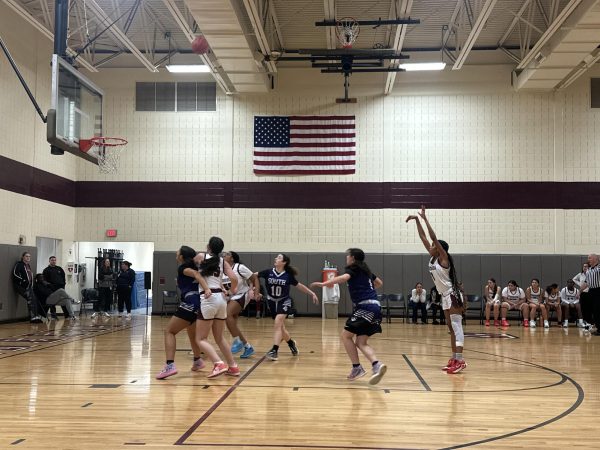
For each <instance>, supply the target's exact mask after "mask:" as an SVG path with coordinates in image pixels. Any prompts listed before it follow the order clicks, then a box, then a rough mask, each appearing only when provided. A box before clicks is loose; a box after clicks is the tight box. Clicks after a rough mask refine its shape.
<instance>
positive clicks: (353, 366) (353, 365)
mask: <svg viewBox="0 0 600 450" xmlns="http://www.w3.org/2000/svg"><path fill="white" fill-rule="evenodd" d="M356 367H360V363H358V364H352V368H353V369H355V368H356Z"/></svg>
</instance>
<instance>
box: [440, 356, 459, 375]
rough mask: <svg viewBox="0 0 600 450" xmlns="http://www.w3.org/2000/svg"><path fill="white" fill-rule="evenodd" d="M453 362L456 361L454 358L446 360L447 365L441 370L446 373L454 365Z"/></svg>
mask: <svg viewBox="0 0 600 450" xmlns="http://www.w3.org/2000/svg"><path fill="white" fill-rule="evenodd" d="M454 361H456V360H455V359H454V358H450V359H449V360H448V363H447V364H446V365H445V366H444V367H442V370H443V371H444V372H446V371H447V370H448V369H449V368H450V367H452V366H453V365H454Z"/></svg>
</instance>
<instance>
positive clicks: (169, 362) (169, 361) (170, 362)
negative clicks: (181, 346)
mask: <svg viewBox="0 0 600 450" xmlns="http://www.w3.org/2000/svg"><path fill="white" fill-rule="evenodd" d="M174 362H175V360H174V359H167V364H173V363H174Z"/></svg>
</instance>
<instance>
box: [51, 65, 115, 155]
mask: <svg viewBox="0 0 600 450" xmlns="http://www.w3.org/2000/svg"><path fill="white" fill-rule="evenodd" d="M103 97H104V92H103V91H102V89H100V88H99V87H98V86H96V85H95V84H94V83H92V82H91V81H90V80H88V79H87V78H86V77H84V76H83V75H82V74H81V73H79V72H78V71H77V70H76V69H75V68H73V66H71V64H69V63H68V62H67V61H66V60H64V59H63V58H61V57H60V56H58V55H52V98H51V102H50V110H49V111H48V123H47V125H48V128H47V139H48V142H49V143H50V145H51V146H52V147H53V148H52V152H53V153H60V150H63V151H66V152H69V153H72V154H74V155H76V156H79V157H81V158H84V159H86V160H88V161H91V162H94V163H97V158H96V156H95V155H94V153H93V152H83V151H81V150H80V148H79V141H80V140H81V139H91V138H93V137H98V136H103V134H102V131H103V129H102V118H103V114H102V106H103ZM56 149H60V150H58V151H57V150H56Z"/></svg>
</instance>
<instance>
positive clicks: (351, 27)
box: [335, 17, 360, 48]
mask: <svg viewBox="0 0 600 450" xmlns="http://www.w3.org/2000/svg"><path fill="white" fill-rule="evenodd" d="M335 34H336V36H337V38H338V41H339V42H340V44H342V47H343V48H352V44H354V41H356V38H357V37H358V35H359V34H360V25H359V24H358V22H357V21H356V19H354V18H352V17H343V18H341V19H340V20H338V21H337V22H336V24H335Z"/></svg>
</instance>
